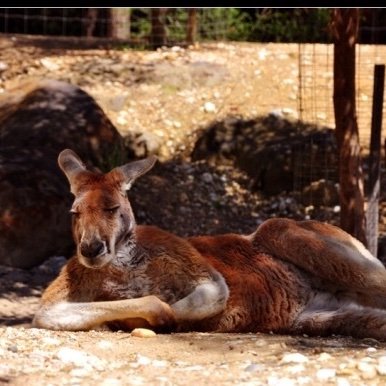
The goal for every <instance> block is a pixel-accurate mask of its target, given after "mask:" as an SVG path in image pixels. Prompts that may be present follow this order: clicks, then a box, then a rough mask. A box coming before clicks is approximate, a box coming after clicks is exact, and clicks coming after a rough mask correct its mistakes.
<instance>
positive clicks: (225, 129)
mask: <svg viewBox="0 0 386 386" xmlns="http://www.w3.org/2000/svg"><path fill="white" fill-rule="evenodd" d="M192 159H193V160H201V159H206V160H207V161H208V162H209V163H211V164H213V165H218V164H224V163H226V164H231V165H234V166H236V167H238V168H240V169H241V170H243V171H245V172H246V173H247V174H248V175H249V176H250V179H251V188H252V189H254V190H258V191H260V192H262V193H263V194H265V195H268V196H270V195H276V194H280V193H282V192H292V191H298V192H301V191H302V190H303V189H304V188H306V187H307V186H309V185H310V184H312V183H314V182H315V181H319V180H325V181H329V182H328V183H330V182H331V183H332V184H333V183H334V182H336V181H337V175H338V174H337V147H336V141H335V135H334V131H333V129H330V128H327V127H319V126H316V125H312V124H307V123H305V122H301V121H299V120H290V119H286V118H283V117H280V116H277V115H274V114H269V115H267V116H263V117H257V118H255V119H249V120H245V119H242V118H237V117H228V118H226V119H225V120H223V121H220V122H216V123H214V124H213V125H211V126H210V127H208V128H207V129H206V130H204V131H203V132H202V134H201V135H200V137H199V138H198V140H197V142H196V144H195V147H194V149H193V152H192Z"/></svg>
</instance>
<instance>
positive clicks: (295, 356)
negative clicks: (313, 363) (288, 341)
mask: <svg viewBox="0 0 386 386" xmlns="http://www.w3.org/2000/svg"><path fill="white" fill-rule="evenodd" d="M280 362H281V363H305V362H308V358H307V357H306V356H305V355H303V354H300V353H297V352H295V353H288V354H284V356H283V358H282V359H281V361H280Z"/></svg>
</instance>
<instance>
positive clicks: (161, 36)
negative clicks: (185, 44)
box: [150, 8, 167, 49]
mask: <svg viewBox="0 0 386 386" xmlns="http://www.w3.org/2000/svg"><path fill="white" fill-rule="evenodd" d="M166 11H167V8H152V9H151V10H150V17H151V33H150V43H151V45H152V48H154V49H156V48H159V47H162V46H164V45H166V27H165V15H166Z"/></svg>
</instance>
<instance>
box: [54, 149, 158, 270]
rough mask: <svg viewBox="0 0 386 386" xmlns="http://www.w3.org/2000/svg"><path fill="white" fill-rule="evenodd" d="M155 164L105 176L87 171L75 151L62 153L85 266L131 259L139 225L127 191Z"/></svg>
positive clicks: (126, 167)
mask: <svg viewBox="0 0 386 386" xmlns="http://www.w3.org/2000/svg"><path fill="white" fill-rule="evenodd" d="M155 161H156V157H154V156H152V157H149V158H146V159H143V160H140V161H134V162H131V163H128V164H126V165H123V166H120V167H116V168H115V169H113V170H111V171H110V172H108V173H106V174H102V173H98V172H92V171H90V170H87V169H86V166H85V165H84V163H83V162H82V160H81V159H80V158H79V157H78V156H77V155H76V154H75V153H74V152H73V151H72V150H69V149H66V150H63V151H62V152H61V153H60V154H59V157H58V163H59V166H60V168H61V169H62V170H63V172H64V174H65V175H66V177H67V179H68V181H69V182H70V186H71V192H72V194H73V195H74V196H75V199H74V202H73V205H72V208H71V213H72V218H73V221H72V230H73V236H74V240H75V243H76V246H77V256H78V258H79V261H80V262H81V263H82V264H83V265H85V266H87V267H89V268H99V267H102V266H104V265H105V264H107V263H109V262H111V261H112V259H125V258H126V259H127V258H129V256H128V254H129V253H130V250H131V248H132V247H133V246H134V245H135V232H134V230H135V225H136V224H135V218H134V215H133V211H132V209H131V205H130V202H129V200H128V198H127V196H126V191H127V190H129V189H130V187H131V185H132V183H133V182H134V181H135V180H136V179H137V178H138V177H139V176H141V175H142V174H144V173H146V172H147V171H148V170H150V169H151V168H152V167H153V165H154V163H155Z"/></svg>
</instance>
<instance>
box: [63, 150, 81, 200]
mask: <svg viewBox="0 0 386 386" xmlns="http://www.w3.org/2000/svg"><path fill="white" fill-rule="evenodd" d="M58 164H59V167H60V168H61V169H62V171H63V173H64V174H65V175H66V177H67V179H68V181H69V183H70V185H71V192H72V193H74V194H75V191H76V184H77V179H78V176H79V175H80V174H82V173H84V172H86V171H87V170H86V166H85V164H84V163H83V161H82V160H81V159H80V157H79V156H78V155H77V154H76V153H75V152H74V151H72V150H71V149H65V150H63V151H62V152H60V154H59V156H58Z"/></svg>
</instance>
